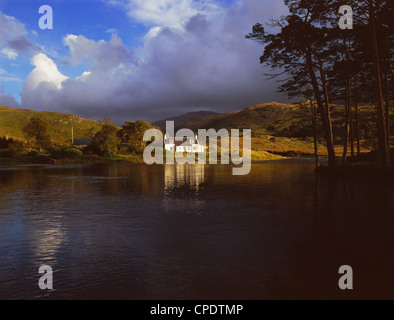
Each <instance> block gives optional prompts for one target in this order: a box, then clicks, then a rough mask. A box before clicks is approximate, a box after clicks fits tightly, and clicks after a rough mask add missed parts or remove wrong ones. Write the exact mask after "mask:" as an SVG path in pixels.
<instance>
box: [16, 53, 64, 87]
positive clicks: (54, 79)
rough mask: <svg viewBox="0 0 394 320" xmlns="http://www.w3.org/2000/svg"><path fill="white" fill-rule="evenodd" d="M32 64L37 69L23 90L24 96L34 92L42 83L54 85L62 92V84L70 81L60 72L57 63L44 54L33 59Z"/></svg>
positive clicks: (28, 77)
mask: <svg viewBox="0 0 394 320" xmlns="http://www.w3.org/2000/svg"><path fill="white" fill-rule="evenodd" d="M30 63H31V64H32V65H33V66H35V68H34V70H33V71H32V72H31V73H30V74H29V75H28V76H27V78H26V81H25V84H24V89H23V90H24V94H26V93H29V92H33V91H34V90H36V89H37V88H38V87H39V86H40V84H42V83H46V84H48V85H52V87H53V88H55V89H57V90H60V89H61V88H62V82H63V81H65V80H67V79H68V77H66V76H65V75H63V74H62V73H61V72H59V70H58V68H57V66H56V64H55V62H54V61H53V60H52V59H50V58H48V57H47V56H46V55H45V54H43V53H39V54H37V55H35V56H34V57H33V58H31V60H30Z"/></svg>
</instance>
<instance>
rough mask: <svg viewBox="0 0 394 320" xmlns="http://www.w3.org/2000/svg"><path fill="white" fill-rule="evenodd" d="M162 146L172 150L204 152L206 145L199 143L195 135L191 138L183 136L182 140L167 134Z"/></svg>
mask: <svg viewBox="0 0 394 320" xmlns="http://www.w3.org/2000/svg"><path fill="white" fill-rule="evenodd" d="M164 148H165V149H166V150H169V151H173V152H194V153H201V152H205V150H206V146H204V145H202V144H200V142H199V141H198V138H197V135H196V137H195V138H194V139H193V138H187V137H184V138H183V140H181V141H177V140H176V139H175V138H174V137H170V136H169V135H167V134H166V135H165V136H164Z"/></svg>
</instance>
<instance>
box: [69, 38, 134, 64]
mask: <svg viewBox="0 0 394 320" xmlns="http://www.w3.org/2000/svg"><path fill="white" fill-rule="evenodd" d="M63 42H64V44H65V45H67V46H68V47H69V48H70V54H71V55H70V57H69V58H68V59H67V61H68V62H70V63H72V64H73V65H77V64H80V63H82V62H85V61H87V62H89V63H91V64H93V67H94V68H96V69H101V70H106V71H108V70H110V69H111V68H113V67H115V66H117V65H118V64H119V63H122V62H124V61H127V60H131V57H132V55H131V53H130V52H128V51H127V49H126V47H125V46H124V44H123V42H122V39H120V38H119V37H118V36H117V35H116V34H112V36H111V40H110V41H109V42H106V41H104V40H99V41H94V40H91V39H88V38H86V37H84V36H83V35H79V36H76V35H73V34H69V35H67V36H66V37H65V38H64V39H63Z"/></svg>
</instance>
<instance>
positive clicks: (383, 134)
mask: <svg viewBox="0 0 394 320" xmlns="http://www.w3.org/2000/svg"><path fill="white" fill-rule="evenodd" d="M369 20H370V27H371V42H372V52H373V64H374V73H375V85H376V111H377V116H378V120H377V128H378V140H379V157H380V163H381V166H382V167H383V168H388V167H389V166H390V161H389V152H388V149H387V128H386V122H385V114H384V100H383V92H382V78H381V66H380V55H379V47H378V40H377V29H376V22H375V2H374V0H369Z"/></svg>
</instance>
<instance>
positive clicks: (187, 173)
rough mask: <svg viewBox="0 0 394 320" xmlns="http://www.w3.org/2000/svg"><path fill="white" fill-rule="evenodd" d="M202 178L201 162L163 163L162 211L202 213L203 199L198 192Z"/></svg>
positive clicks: (203, 208) (202, 167)
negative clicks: (185, 163) (189, 163)
mask: <svg viewBox="0 0 394 320" xmlns="http://www.w3.org/2000/svg"><path fill="white" fill-rule="evenodd" d="M204 180H205V177H204V165H203V164H195V165H170V164H166V165H164V197H163V208H164V211H165V212H171V213H174V212H179V213H189V214H190V213H195V214H202V213H203V212H204V211H205V209H206V207H205V200H201V199H200V196H199V194H200V185H201V184H202V183H203V182H204ZM180 194H182V197H180Z"/></svg>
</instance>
